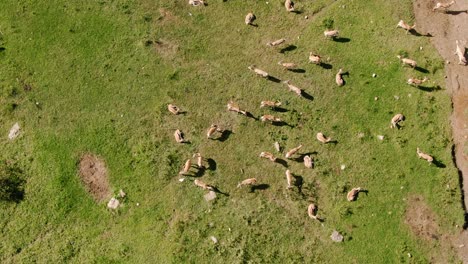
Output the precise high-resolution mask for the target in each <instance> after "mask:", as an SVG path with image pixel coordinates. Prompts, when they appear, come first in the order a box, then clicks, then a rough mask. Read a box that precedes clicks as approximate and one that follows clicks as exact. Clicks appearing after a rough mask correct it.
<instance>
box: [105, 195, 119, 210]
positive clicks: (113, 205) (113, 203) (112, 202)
mask: <svg viewBox="0 0 468 264" xmlns="http://www.w3.org/2000/svg"><path fill="white" fill-rule="evenodd" d="M119 205H120V202H119V200H117V199H115V198H114V197H112V199H110V201H109V202H108V203H107V208H109V209H117V207H119Z"/></svg>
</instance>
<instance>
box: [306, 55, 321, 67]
mask: <svg viewBox="0 0 468 264" xmlns="http://www.w3.org/2000/svg"><path fill="white" fill-rule="evenodd" d="M309 63H313V64H317V65H320V64H321V63H322V57H320V56H319V55H317V54H314V53H312V52H310V53H309Z"/></svg>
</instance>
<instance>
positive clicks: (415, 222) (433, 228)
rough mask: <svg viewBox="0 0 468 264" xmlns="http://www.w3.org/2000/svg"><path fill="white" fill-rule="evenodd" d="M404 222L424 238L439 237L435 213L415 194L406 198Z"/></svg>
mask: <svg viewBox="0 0 468 264" xmlns="http://www.w3.org/2000/svg"><path fill="white" fill-rule="evenodd" d="M405 223H406V224H407V225H408V226H409V227H410V229H411V231H412V232H413V234H415V235H416V236H417V237H419V238H422V239H424V240H432V239H436V240H437V239H439V234H438V233H439V225H438V224H437V222H436V220H435V215H434V213H433V212H432V211H431V209H430V208H429V207H428V206H427V205H426V203H425V202H424V201H423V200H422V198H421V197H419V196H415V197H411V198H410V199H409V200H408V208H407V209H406V214H405Z"/></svg>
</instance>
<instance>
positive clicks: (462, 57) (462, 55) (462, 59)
mask: <svg viewBox="0 0 468 264" xmlns="http://www.w3.org/2000/svg"><path fill="white" fill-rule="evenodd" d="M455 43H456V44H457V50H456V51H455V54H456V55H457V56H458V64H460V65H466V58H465V47H464V46H460V44H459V42H458V40H455Z"/></svg>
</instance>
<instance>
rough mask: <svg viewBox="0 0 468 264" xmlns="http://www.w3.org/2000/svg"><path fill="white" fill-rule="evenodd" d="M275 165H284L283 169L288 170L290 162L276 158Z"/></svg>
mask: <svg viewBox="0 0 468 264" xmlns="http://www.w3.org/2000/svg"><path fill="white" fill-rule="evenodd" d="M275 163H278V164H281V165H283V167H285V168H287V167H288V162H287V161H285V160H284V159H280V158H276V160H275Z"/></svg>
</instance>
